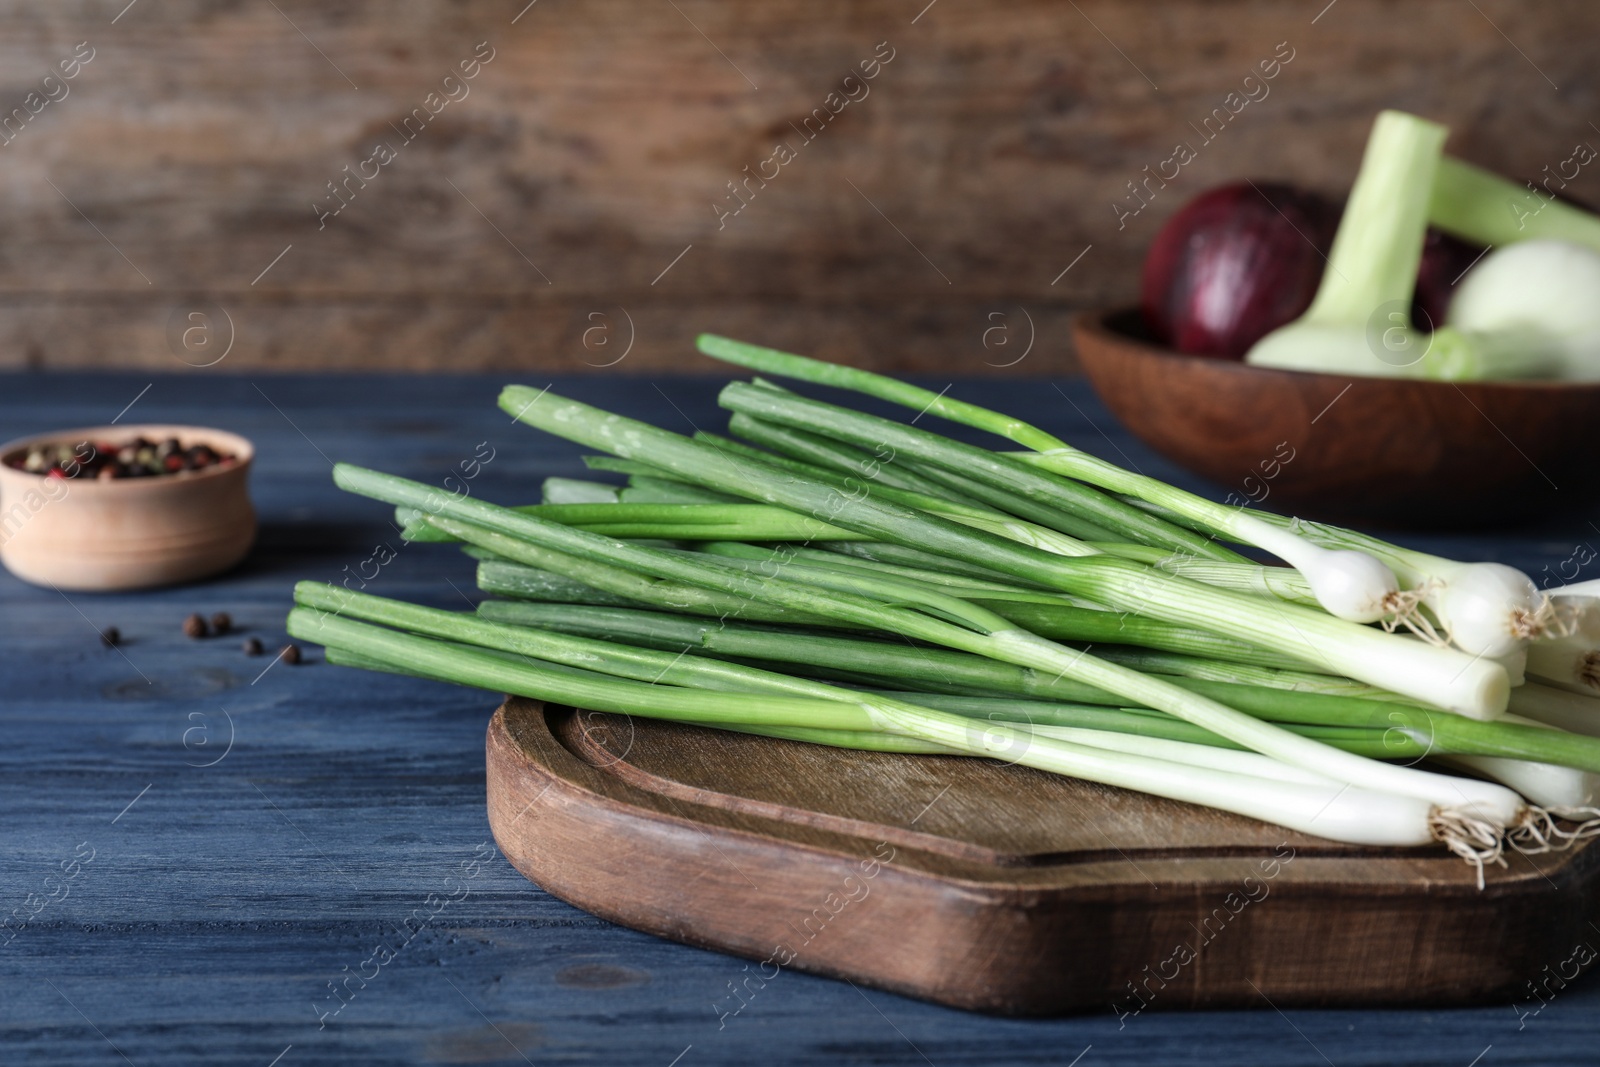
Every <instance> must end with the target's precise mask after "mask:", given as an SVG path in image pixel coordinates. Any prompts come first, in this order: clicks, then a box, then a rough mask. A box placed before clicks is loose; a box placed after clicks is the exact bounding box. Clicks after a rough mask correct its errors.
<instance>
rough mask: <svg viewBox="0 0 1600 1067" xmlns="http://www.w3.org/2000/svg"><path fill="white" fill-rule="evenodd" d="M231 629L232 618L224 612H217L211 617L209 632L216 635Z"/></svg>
mask: <svg viewBox="0 0 1600 1067" xmlns="http://www.w3.org/2000/svg"><path fill="white" fill-rule="evenodd" d="M231 629H233V617H232V616H231V615H229V614H228V613H227V612H226V611H219V612H217V613H216V614H215V615H213V616H211V630H212V632H213V633H215V634H217V635H219V636H220V635H222V634H225V633H227V632H228V631H229V630H231Z"/></svg>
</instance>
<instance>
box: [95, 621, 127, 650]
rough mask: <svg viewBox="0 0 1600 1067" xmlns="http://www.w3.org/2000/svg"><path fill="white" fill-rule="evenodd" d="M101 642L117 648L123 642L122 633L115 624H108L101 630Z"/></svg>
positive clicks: (108, 646)
mask: <svg viewBox="0 0 1600 1067" xmlns="http://www.w3.org/2000/svg"><path fill="white" fill-rule="evenodd" d="M100 643H101V644H102V645H105V646H106V647H107V648H115V647H116V646H117V645H119V644H121V643H122V634H120V633H119V632H118V631H117V628H116V627H115V626H107V627H106V628H105V629H104V630H101V631H100Z"/></svg>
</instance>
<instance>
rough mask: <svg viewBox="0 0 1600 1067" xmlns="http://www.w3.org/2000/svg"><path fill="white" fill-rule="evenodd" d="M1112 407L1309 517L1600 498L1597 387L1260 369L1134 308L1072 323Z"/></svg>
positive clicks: (1429, 515) (1437, 512)
mask: <svg viewBox="0 0 1600 1067" xmlns="http://www.w3.org/2000/svg"><path fill="white" fill-rule="evenodd" d="M1073 337H1074V339H1075V341H1076V342H1077V347H1078V358H1079V359H1080V360H1081V361H1082V363H1083V369H1084V371H1085V373H1086V374H1087V375H1088V377H1089V381H1090V382H1091V383H1092V384H1093V385H1094V388H1095V391H1096V392H1097V393H1098V394H1099V395H1100V399H1101V400H1102V401H1103V402H1104V403H1105V405H1106V407H1108V408H1109V409H1111V412H1112V413H1113V414H1114V415H1116V417H1117V418H1118V419H1120V420H1122V423H1123V425H1125V426H1126V427H1127V428H1128V429H1129V430H1131V431H1132V432H1133V433H1134V434H1135V435H1136V436H1137V437H1139V438H1140V439H1141V440H1143V441H1144V442H1145V443H1146V444H1148V445H1150V446H1151V447H1152V448H1154V449H1155V450H1156V451H1157V452H1160V453H1161V454H1162V455H1164V456H1166V457H1167V458H1169V459H1171V460H1173V461H1175V462H1177V463H1179V464H1181V465H1182V466H1184V467H1187V468H1188V469H1189V470H1191V471H1194V472H1195V473H1196V474H1199V475H1201V476H1202V477H1205V478H1207V479H1210V480H1211V481H1213V482H1216V483H1217V484H1218V485H1219V486H1220V487H1222V488H1223V489H1224V490H1226V491H1227V492H1228V493H1229V494H1230V499H1231V500H1232V501H1233V502H1235V503H1250V504H1252V505H1261V506H1263V507H1266V508H1269V509H1271V510H1274V511H1279V512H1285V513H1292V514H1296V515H1300V516H1303V517H1305V518H1312V519H1326V520H1333V521H1339V522H1345V523H1352V524H1356V523H1371V524H1374V525H1384V526H1399V527H1411V528H1425V527H1446V526H1448V527H1454V528H1464V527H1483V526H1490V525H1512V524H1517V523H1520V522H1526V521H1527V520H1529V519H1532V518H1534V517H1536V516H1537V515H1539V514H1540V513H1543V512H1547V511H1551V510H1554V509H1556V508H1560V507H1570V506H1581V505H1583V504H1586V503H1589V502H1591V501H1592V499H1593V493H1594V492H1595V490H1596V489H1597V488H1600V462H1597V460H1600V455H1597V451H1600V448H1597V444H1596V430H1595V428H1596V426H1597V425H1600V383H1596V384H1589V383H1569V382H1531V381H1530V382H1460V383H1456V382H1428V381H1410V380H1406V379H1400V378H1367V377H1357V376H1345V375H1336V374H1312V373H1307V372H1303V371H1290V370H1274V369H1271V368H1267V367H1253V366H1250V365H1248V364H1245V363H1241V362H1235V361H1233V360H1224V359H1210V358H1206V357H1202V356H1186V355H1181V354H1179V353H1176V352H1173V351H1171V350H1169V349H1166V348H1163V347H1160V346H1159V345H1158V344H1156V343H1155V342H1152V341H1151V340H1150V339H1149V335H1148V334H1147V333H1146V332H1145V330H1144V326H1143V322H1142V320H1141V318H1140V315H1139V312H1138V310H1137V309H1128V310H1119V311H1111V312H1090V313H1085V314H1082V315H1079V316H1078V317H1077V318H1076V319H1075V320H1074V321H1073Z"/></svg>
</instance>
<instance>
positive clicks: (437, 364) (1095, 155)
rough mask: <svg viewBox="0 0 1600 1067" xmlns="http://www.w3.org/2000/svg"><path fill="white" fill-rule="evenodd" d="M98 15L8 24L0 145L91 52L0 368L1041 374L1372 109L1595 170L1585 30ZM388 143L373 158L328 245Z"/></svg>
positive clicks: (1503, 22) (2, 301)
mask: <svg viewBox="0 0 1600 1067" xmlns="http://www.w3.org/2000/svg"><path fill="white" fill-rule="evenodd" d="M125 4H126V0H93V2H90V0H80V2H68V0H34V2H31V3H24V2H9V3H0V71H3V77H0V115H3V114H11V113H12V109H15V108H27V104H26V103H25V101H26V100H27V99H28V96H27V94H28V93H29V92H30V91H36V90H38V89H39V87H40V84H41V82H40V80H41V78H42V77H43V76H44V75H46V74H48V73H50V72H51V70H52V69H53V68H54V67H55V64H57V63H58V61H60V60H62V59H64V58H68V57H70V56H71V54H72V53H73V50H74V46H75V45H77V43H78V42H80V41H87V42H88V43H89V46H90V47H92V49H93V50H94V58H93V59H92V60H91V61H90V62H89V63H88V64H87V65H84V66H83V67H82V69H81V71H79V73H78V75H77V77H75V78H74V79H72V80H71V81H69V82H65V83H59V82H58V83H55V87H54V88H52V87H51V86H49V85H47V86H45V88H46V89H50V91H51V92H53V93H56V94H57V95H59V93H60V91H61V87H62V86H63V85H64V87H65V88H66V89H67V95H66V96H64V97H62V98H60V99H58V100H55V101H53V102H50V103H48V104H47V105H45V106H43V107H42V108H41V109H40V110H39V113H38V114H36V115H31V116H27V111H26V110H25V111H24V115H25V116H27V121H26V122H25V124H21V129H20V132H17V133H15V134H14V136H12V138H11V140H10V141H9V142H7V143H5V144H4V145H3V146H0V180H3V184H0V234H3V235H4V236H3V240H0V366H5V367H85V366H112V365H118V366H142V367H150V368H168V369H170V368H179V369H181V364H180V363H179V362H178V358H179V357H181V358H182V359H183V360H184V361H185V362H189V363H192V364H198V363H204V362H208V361H210V360H211V359H213V358H215V357H216V356H217V355H218V354H220V353H221V352H224V351H226V352H227V356H226V358H225V359H224V360H223V362H222V363H221V364H218V366H220V367H222V368H224V369H227V370H232V371H235V372H239V371H257V370H263V369H280V368H283V369H287V368H342V369H353V368H375V369H376V368H384V369H407V370H425V369H453V370H468V369H486V368H548V369H551V370H583V369H585V367H586V366H589V367H599V366H602V365H611V366H613V367H614V370H613V373H615V372H621V371H645V370H650V371H660V370H668V369H685V370H689V369H696V368H697V367H699V366H702V364H699V363H698V362H697V361H696V360H695V359H694V358H693V357H692V355H691V348H690V341H691V338H692V337H693V335H694V334H695V333H696V332H698V331H700V330H715V331H720V332H725V333H731V334H734V335H738V336H742V337H746V338H749V339H752V340H760V341H764V342H766V343H770V344H775V345H780V346H789V347H793V348H795V349H798V350H802V351H808V352H817V353H823V354H828V355H832V356H837V357H842V358H846V359H850V360H853V361H857V362H860V363H863V364H874V365H878V366H882V367H888V368H895V369H924V370H934V369H938V370H941V371H945V370H947V371H949V372H951V373H961V374H976V373H990V372H992V373H1006V374H1028V373H1032V374H1047V373H1060V372H1063V371H1066V370H1069V369H1070V368H1071V354H1070V344H1069V342H1068V337H1067V333H1068V330H1067V321H1068V318H1069V316H1070V314H1071V313H1072V312H1073V311H1075V310H1077V309H1080V308H1084V307H1092V306H1098V305H1104V304H1107V303H1110V302H1127V301H1129V300H1130V299H1131V298H1132V296H1133V295H1134V293H1135V287H1136V280H1137V272H1138V263H1139V260H1140V256H1141V254H1142V251H1143V248H1144V246H1145V244H1146V243H1147V242H1148V240H1149V238H1150V236H1151V235H1152V234H1153V233H1154V232H1155V230H1156V228H1157V227H1158V226H1159V224H1160V222H1161V221H1162V219H1163V218H1164V217H1165V216H1166V215H1167V214H1168V213H1170V211H1171V210H1173V209H1174V208H1175V207H1176V206H1177V205H1178V204H1179V203H1181V202H1182V200H1183V199H1184V198H1186V197H1188V196H1190V195H1193V194H1194V193H1197V192H1199V191H1201V190H1202V189H1204V188H1206V187H1208V186H1210V185H1212V184H1215V183H1219V182H1223V181H1227V180H1230V179H1236V178H1240V177H1245V176H1251V177H1262V176H1266V177H1273V178H1286V179H1292V180H1295V181H1300V182H1304V183H1307V184H1309V185H1313V186H1317V187H1321V188H1325V189H1328V190H1334V191H1337V190H1341V189H1342V188H1344V187H1345V186H1346V185H1347V184H1348V182H1349V180H1350V178H1351V176H1352V173H1353V170H1354V167H1355V162H1356V158H1357V154H1358V152H1359V149H1360V146H1361V144H1362V142H1363V139H1364V137H1365V133H1366V129H1367V126H1368V124H1369V123H1370V120H1371V117H1372V114H1373V113H1374V111H1375V110H1377V109H1378V108H1380V107H1384V106H1397V107H1402V108H1407V109H1411V110H1415V111H1418V112H1421V113H1424V114H1427V115H1429V116H1432V117H1434V118H1437V119H1440V120H1443V121H1446V122H1448V123H1450V124H1451V125H1452V127H1454V128H1455V129H1456V131H1457V132H1456V134H1455V136H1454V138H1453V141H1452V148H1453V150H1454V151H1456V152H1458V153H1460V154H1462V155H1464V156H1467V157H1468V158H1471V159H1474V160H1476V161H1479V162H1481V163H1484V164H1488V165H1491V166H1494V167H1497V168H1500V169H1503V170H1505V171H1506V172H1508V173H1512V174H1516V175H1519V176H1525V175H1533V174H1537V173H1538V172H1539V171H1540V169H1541V168H1542V167H1544V166H1546V165H1551V166H1554V165H1555V164H1557V163H1559V162H1560V161H1562V160H1565V159H1567V158H1568V157H1569V156H1570V155H1571V153H1572V148H1573V146H1574V145H1575V144H1576V143H1578V142H1580V141H1588V142H1590V143H1593V144H1596V145H1600V131H1597V130H1596V128H1595V127H1594V126H1592V125H1591V122H1590V118H1591V116H1594V115H1600V109H1597V108H1596V107H1595V104H1596V96H1597V91H1600V81H1597V74H1596V67H1595V64H1594V62H1593V59H1592V56H1591V55H1590V52H1591V47H1590V42H1591V40H1592V38H1593V29H1594V27H1595V24H1596V12H1595V11H1594V10H1593V8H1592V6H1590V5H1585V4H1582V3H1580V2H1578V0H1561V2H1551V3H1542V4H1539V5H1518V4H1515V3H1512V2H1511V0H1476V2H1475V3H1469V2H1468V0H1412V2H1408V3H1399V2H1391V0H1336V2H1335V3H1334V4H1331V5H1327V4H1326V0H1311V2H1304V3H1303V2H1299V0H1296V2H1294V3H1263V2H1249V0H1214V2H1203V0H1161V2H1150V3H1137V4H1135V3H1116V2H1112V0H1081V2H1080V3H1071V2H1066V0H1015V2H1009V3H1004V4H1002V3H995V2H991V3H979V2H976V0H935V3H933V4H931V5H927V0H863V2H846V0H819V2H814V3H804V4H802V3H793V2H791V3H782V4H779V3H769V4H757V3H755V2H749V0H747V2H744V3H731V2H720V3H719V2H712V0H537V2H536V3H534V4H532V5H530V6H526V7H525V6H524V5H525V4H526V0H463V2H459V3H445V2H443V0H404V2H400V0H358V2H350V3H341V4H337V5H323V4H318V3H313V2H311V0H276V2H275V3H267V2H261V0H238V2H228V0H135V3H134V4H133V5H131V6H125ZM924 5H927V6H926V7H925V6H924ZM1319 12H1320V14H1319ZM480 42H487V46H486V48H487V49H492V50H493V53H492V54H493V58H492V60H490V62H489V63H488V64H487V65H485V66H483V67H482V68H481V70H480V71H479V73H478V76H477V77H476V78H474V79H473V80H471V81H470V82H468V83H466V88H467V90H468V95H467V96H466V97H465V98H464V99H460V100H459V101H457V102H452V103H449V104H448V105H447V106H445V107H444V109H443V110H442V111H441V112H440V113H439V114H438V115H437V117H433V118H431V120H430V121H429V123H428V125H427V126H426V128H425V129H423V130H422V132H421V133H420V134H419V135H417V136H416V137H415V139H414V140H413V141H411V142H409V143H406V142H404V141H403V140H402V139H401V138H400V137H399V135H398V134H397V133H396V132H395V127H396V125H397V124H398V123H399V122H400V121H401V120H402V119H403V118H404V117H405V116H407V115H408V114H410V113H411V110H412V109H413V108H416V107H421V106H424V101H425V98H426V97H427V94H428V93H430V92H441V91H442V90H441V81H442V79H443V78H444V77H445V75H447V74H449V73H450V72H451V71H452V70H453V69H454V68H455V67H456V66H457V64H458V63H459V62H460V61H462V60H465V59H470V58H471V57H472V56H473V53H474V49H475V47H476V46H478V45H479V43H480ZM880 42H887V44H886V45H883V46H882V48H881V49H880V54H890V52H892V54H893V59H892V60H891V61H890V62H889V63H888V64H887V65H884V66H883V67H881V69H880V70H879V71H878V72H877V77H876V78H874V79H873V80H871V81H870V82H867V83H866V88H867V89H868V90H869V93H868V95H867V96H865V98H863V99H860V100H859V101H857V102H855V103H851V104H849V105H848V106H846V107H844V109H843V110H842V112H841V113H840V114H839V115H838V116H837V118H835V119H834V120H833V121H832V122H830V123H829V125H828V126H827V128H826V129H825V130H824V131H823V132H822V133H821V134H820V135H819V136H817V137H816V139H815V141H814V142H810V143H806V144H804V145H803V147H801V148H800V149H799V150H798V152H797V154H796V158H795V159H794V160H793V161H792V162H790V163H789V164H788V165H786V166H783V167H782V168H781V170H780V171H779V173H778V176H777V177H775V178H773V180H772V181H771V182H770V183H769V184H768V185H767V186H766V187H765V188H759V187H756V195H755V197H754V198H753V199H751V200H750V203H749V205H748V207H746V208H745V209H744V210H743V211H742V212H741V213H740V214H739V215H737V216H734V217H731V218H728V219H725V220H724V223H725V225H723V226H722V227H721V228H719V222H718V214H717V211H716V209H714V208H713V206H712V205H713V204H714V203H716V202H719V201H720V202H722V203H724V204H728V205H731V204H732V203H733V202H732V201H731V200H728V199H726V197H727V188H726V185H727V183H728V182H729V181H732V180H735V179H738V178H742V177H743V176H744V170H743V168H745V167H746V166H747V165H748V166H750V167H751V168H752V170H754V169H755V168H756V167H757V165H758V163H759V162H760V161H761V160H764V159H767V158H768V157H769V156H771V155H772V152H773V147H774V145H775V143H776V142H777V141H779V140H781V139H784V138H788V140H789V141H790V142H791V143H793V144H796V145H798V144H800V138H799V137H798V135H797V134H796V133H795V132H794V128H793V127H792V126H791V123H795V124H798V123H799V122H800V121H801V120H802V119H803V118H804V117H805V116H807V115H808V114H810V113H811V111H812V109H813V108H818V107H823V106H824V101H825V99H826V98H827V97H828V94H829V93H830V92H836V91H840V90H841V88H849V86H846V85H845V83H844V79H845V77H846V76H847V75H849V74H850V73H851V72H852V69H853V68H855V67H856V66H857V64H859V63H860V61H862V60H865V59H868V58H870V57H871V56H872V55H873V53H874V50H875V48H879V45H880ZM1280 42H1287V45H1286V47H1287V48H1288V49H1290V50H1292V53H1293V57H1294V58H1293V59H1292V60H1291V61H1290V62H1289V63H1288V64H1287V65H1284V66H1283V67H1282V68H1281V70H1280V71H1279V73H1278V76H1277V77H1276V78H1275V79H1273V80H1272V81H1271V82H1270V83H1268V89H1269V93H1268V95H1267V96H1266V97H1265V98H1263V99H1260V100H1258V101H1256V102H1253V103H1251V104H1249V105H1248V106H1247V107H1246V108H1245V109H1244V110H1243V111H1241V112H1240V113H1239V114H1238V115H1237V116H1236V117H1235V118H1233V119H1232V121H1231V122H1230V123H1229V125H1228V127H1227V128H1226V129H1225V130H1224V131H1223V132H1222V133H1221V134H1220V135H1219V136H1217V137H1216V139H1215V141H1214V142H1213V143H1210V144H1205V145H1203V146H1202V147H1201V148H1200V150H1199V155H1198V158H1197V159H1196V160H1195V161H1194V162H1193V163H1191V164H1189V165H1188V166H1186V167H1184V168H1183V171H1182V173H1181V175H1180V176H1179V177H1178V178H1177V179H1175V180H1174V181H1173V182H1171V183H1170V185H1169V186H1168V187H1167V188H1165V189H1162V190H1159V191H1158V194H1157V196H1156V198H1155V200H1154V202H1152V203H1151V204H1150V206H1149V208H1148V209H1147V210H1145V211H1143V212H1141V213H1140V214H1139V215H1138V216H1137V217H1135V218H1133V219H1130V220H1127V225H1126V227H1125V228H1124V229H1122V230H1120V231H1119V229H1118V226H1117V221H1116V217H1115V214H1114V212H1113V210H1112V208H1111V205H1112V203H1113V202H1114V201H1116V200H1117V199H1119V198H1120V197H1121V196H1123V195H1124V194H1125V193H1126V191H1127V190H1126V183H1127V182H1129V181H1130V180H1133V179H1136V178H1140V177H1142V176H1143V172H1142V168H1143V167H1145V166H1146V165H1147V164H1148V165H1150V166H1152V167H1154V165H1155V164H1157V163H1158V162H1159V161H1161V160H1163V159H1166V158H1167V157H1168V156H1169V155H1171V153H1172V146H1173V145H1174V143H1175V142H1177V141H1179V140H1185V141H1189V142H1190V143H1193V144H1198V143H1199V138H1198V137H1197V135H1196V134H1195V133H1194V132H1193V130H1192V128H1191V126H1190V124H1191V123H1195V124H1199V123H1200V122H1201V120H1202V119H1204V118H1205V116H1207V115H1208V114H1210V113H1211V111H1212V109H1213V108H1215V107H1218V106H1221V105H1222V104H1223V101H1224V98H1225V97H1226V96H1227V94H1228V93H1229V92H1233V91H1238V90H1240V89H1241V86H1242V83H1243V80H1244V78H1245V77H1246V75H1248V74H1250V73H1251V71H1252V69H1253V68H1255V67H1256V65H1257V64H1258V63H1259V62H1261V61H1263V60H1267V59H1270V58H1271V57H1272V56H1273V55H1274V53H1275V52H1278V51H1279V46H1280ZM484 54H488V53H487V52H485V53H484ZM1280 54H1281V53H1280ZM850 84H851V85H856V83H850ZM446 88H448V87H446ZM452 91H455V92H459V91H460V89H459V88H457V89H455V90H452ZM852 91H853V92H856V93H858V94H859V93H860V91H861V90H860V88H859V87H857V88H854V89H852ZM1258 91H1259V90H1258ZM33 99H34V101H35V102H37V99H38V98H33ZM30 110H31V109H30ZM14 124H15V123H14ZM379 141H387V142H389V143H390V144H391V146H400V147H399V149H398V155H397V158H395V159H394V160H393V162H391V163H389V164H388V165H385V166H382V167H381V168H380V170H379V173H378V174H377V176H376V177H374V178H373V179H372V180H371V181H370V182H369V183H368V184H367V185H366V186H365V187H364V188H361V187H358V186H352V188H356V189H357V193H356V196H355V198H354V199H353V200H352V201H351V202H350V204H349V205H348V206H347V207H346V208H345V209H344V210H343V211H342V212H341V213H340V214H339V215H338V216H337V217H334V218H330V219H328V220H326V226H325V227H324V228H321V229H319V225H318V218H317V213H316V210H315V209H314V208H313V206H312V205H313V203H314V202H316V201H318V200H319V199H322V200H323V202H324V203H326V204H331V201H329V200H327V199H326V198H327V197H328V188H327V183H328V182H329V181H331V180H333V179H335V178H336V177H337V178H342V177H344V175H345V172H344V171H343V170H342V169H341V168H344V167H346V166H347V165H348V166H350V167H352V168H354V167H356V166H357V164H358V163H359V162H360V161H361V160H364V159H366V158H368V157H369V156H371V155H372V152H373V147H374V145H375V144H376V143H377V142H379ZM1591 169H1600V168H1591ZM770 172H771V171H770V165H769V169H768V173H770ZM369 173H370V171H369ZM52 186H54V187H52ZM1569 191H1571V192H1575V193H1577V194H1578V195H1580V196H1585V197H1590V198H1594V195H1595V193H1596V191H1600V180H1597V179H1596V178H1595V176H1594V175H1593V174H1592V173H1590V172H1589V171H1588V170H1586V171H1585V172H1584V173H1583V174H1582V175H1581V176H1580V177H1579V179H1578V180H1577V181H1575V182H1574V183H1573V185H1572V188H1571V190H1569ZM286 248H287V252H285V249H286ZM1086 248H1088V251H1087V252H1086V253H1085V252H1084V250H1085V249H1086ZM685 249H687V251H685ZM280 253H282V257H281V258H278V259H275V257H278V256H280ZM1080 253H1084V254H1083V256H1082V258H1081V259H1076V257H1078V256H1079V254H1080ZM680 254H681V258H678V257H680ZM1075 261H1076V262H1075ZM1074 262H1075V265H1074V266H1073V267H1072V269H1071V270H1070V271H1067V273H1065V274H1064V275H1063V274H1062V271H1063V270H1064V269H1065V268H1066V267H1067V266H1068V265H1069V264H1072V263H1074ZM269 264H270V265H271V266H270V269H266V268H268V266H269ZM669 265H670V269H668V268H669ZM264 269H265V273H264V274H263V273H262V272H263V270H264ZM1053 280H1054V281H1053ZM193 313H199V314H202V315H204V316H206V317H205V318H203V319H192V318H190V316H191V314H193ZM196 326H197V327H199V329H197V330H195V329H191V332H190V334H189V335H188V340H189V342H190V344H189V345H188V347H187V348H186V347H185V345H184V343H183V336H184V334H183V330H184V329H185V328H191V327H196ZM1030 341H1031V347H1030V346H1029V342H1030ZM202 342H204V344H202ZM229 342H231V347H230V345H229ZM630 342H631V346H630ZM624 352H626V356H625V357H624V356H623V353H624ZM1024 352H1026V353H1027V354H1026V355H1025V356H1024V355H1023V353H1024ZM619 357H622V358H621V359H620V362H618V359H619Z"/></svg>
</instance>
